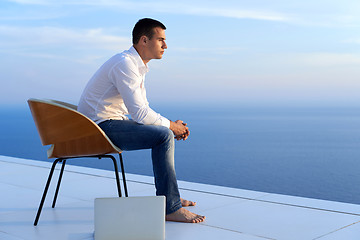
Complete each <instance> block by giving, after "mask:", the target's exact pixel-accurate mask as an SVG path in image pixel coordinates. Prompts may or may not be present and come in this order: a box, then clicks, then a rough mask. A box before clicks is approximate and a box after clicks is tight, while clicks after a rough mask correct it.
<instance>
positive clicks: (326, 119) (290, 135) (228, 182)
mask: <svg viewBox="0 0 360 240" xmlns="http://www.w3.org/2000/svg"><path fill="white" fill-rule="evenodd" d="M156 110H158V111H159V112H161V113H163V115H165V116H167V117H168V118H170V119H172V120H176V119H178V118H179V119H182V120H184V121H186V122H188V125H189V127H190V130H191V135H190V138H189V140H187V141H185V142H184V141H179V142H177V143H176V158H175V159H176V170H177V176H178V179H181V180H187V181H193V182H200V183H208V184H214V185H222V186H228V187H235V188H242V189H250V190H256V191H264V192H271V193H280V194H287V195H294V196H303V197H310V198H318V199H326V200H333V201H341V202H349V203H356V204H360V187H359V183H360V111H359V110H360V109H356V108H336V109H335V108H333V109H331V108H296V109H289V108H244V107H234V108H228V109H221V108H215V107H214V108H207V109H202V110H201V111H196V110H195V108H193V109H192V108H184V107H181V108H176V109H172V110H171V108H167V107H157V108H156ZM0 125H1V136H0V155H7V156H15V157H23V158H28V159H38V160H46V149H47V147H43V146H41V142H40V139H39V137H38V135H37V131H36V128H35V125H34V123H33V121H32V118H31V114H30V111H29V110H28V109H27V108H26V106H24V107H17V108H6V107H2V108H1V117H0ZM124 157H125V169H126V171H127V172H129V173H137V174H143V175H152V167H151V159H150V150H142V151H134V152H125V153H124ZM72 163H73V164H77V165H82V166H90V167H96V168H104V169H112V165H111V164H110V161H108V160H97V159H86V160H72Z"/></svg>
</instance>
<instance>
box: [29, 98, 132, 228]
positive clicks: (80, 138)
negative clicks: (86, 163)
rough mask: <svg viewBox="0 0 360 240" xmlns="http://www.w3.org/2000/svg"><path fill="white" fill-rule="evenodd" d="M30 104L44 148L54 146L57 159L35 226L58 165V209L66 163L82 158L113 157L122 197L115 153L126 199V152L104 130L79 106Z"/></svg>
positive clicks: (51, 151)
mask: <svg viewBox="0 0 360 240" xmlns="http://www.w3.org/2000/svg"><path fill="white" fill-rule="evenodd" d="M28 104H29V107H30V110H31V113H32V116H33V119H34V122H35V125H36V127H37V130H38V133H39V135H40V139H41V142H42V144H43V145H51V147H50V148H49V149H48V151H47V156H48V158H56V159H55V160H54V162H53V164H52V167H51V170H50V173H49V177H48V179H47V182H46V185H45V189H44V192H43V195H42V198H41V202H40V206H39V209H38V211H37V214H36V218H35V221H34V226H36V225H37V223H38V221H39V217H40V214H41V210H42V208H43V205H44V201H45V198H46V194H47V192H48V189H49V185H50V182H51V178H52V176H53V173H54V170H55V166H56V164H57V163H59V162H60V163H61V162H62V166H61V170H60V173H59V179H58V183H57V186H56V191H55V195H54V199H53V203H52V207H53V208H54V207H55V204H56V199H57V195H58V192H59V188H60V184H61V179H62V175H63V172H64V168H65V164H66V160H68V159H74V158H82V157H96V158H99V159H101V158H110V159H112V161H113V163H114V169H115V177H116V185H117V190H118V195H119V197H121V196H122V194H121V187H120V180H119V173H118V166H117V163H116V159H115V157H114V156H112V155H110V154H113V153H117V154H119V158H120V165H121V172H122V177H123V185H124V191H125V196H126V197H127V196H128V191H127V186H126V179H125V171H124V164H123V158H122V155H121V152H122V150H121V149H119V148H118V147H116V146H115V145H114V144H113V143H112V142H111V141H110V139H109V138H108V137H107V136H106V134H105V133H104V132H103V131H102V129H101V128H100V127H99V126H98V125H97V124H96V123H94V122H93V121H92V120H90V119H89V118H88V117H86V116H85V115H83V114H81V113H80V112H78V111H76V109H77V106H75V105H72V104H69V103H65V102H61V101H56V100H38V99H29V100H28Z"/></svg>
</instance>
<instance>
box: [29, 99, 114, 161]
mask: <svg viewBox="0 0 360 240" xmlns="http://www.w3.org/2000/svg"><path fill="white" fill-rule="evenodd" d="M28 104H29V107H30V110H31V113H32V116H33V119H34V121H35V125H36V127H37V130H38V132H39V135H40V139H41V142H42V144H43V145H50V144H51V145H52V146H51V148H50V149H49V150H48V157H49V158H54V157H57V158H59V157H76V156H92V155H100V154H108V153H119V152H121V149H119V148H117V147H116V146H115V145H114V144H113V143H112V142H111V141H110V139H109V138H108V137H107V136H106V134H105V133H104V132H103V131H102V129H101V128H100V127H99V126H98V125H97V124H96V123H95V122H93V121H92V120H91V119H89V118H88V117H86V116H85V115H83V114H81V113H80V112H78V111H76V108H77V107H76V106H75V105H72V104H69V103H65V102H61V101H56V100H39V99H29V100H28Z"/></svg>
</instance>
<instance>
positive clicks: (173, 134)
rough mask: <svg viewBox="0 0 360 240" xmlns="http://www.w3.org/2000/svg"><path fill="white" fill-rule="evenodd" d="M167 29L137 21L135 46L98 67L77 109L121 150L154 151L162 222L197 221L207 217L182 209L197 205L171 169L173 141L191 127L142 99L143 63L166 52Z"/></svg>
mask: <svg viewBox="0 0 360 240" xmlns="http://www.w3.org/2000/svg"><path fill="white" fill-rule="evenodd" d="M165 29H166V28H165V26H164V25H163V24H162V23H160V22H159V21H156V20H153V19H149V18H144V19H141V20H139V21H138V22H137V23H136V24H135V27H134V29H133V32H132V35H133V40H132V41H133V46H132V47H131V48H130V49H129V50H128V51H124V52H122V53H121V54H116V55H115V56H113V57H112V58H110V59H109V60H108V61H107V62H105V63H104V64H103V65H102V66H101V67H100V68H99V70H98V71H97V72H96V73H95V74H94V76H93V77H92V78H91V79H90V81H89V83H88V84H87V86H86V88H85V90H84V92H83V94H82V96H81V98H80V102H79V106H78V110H79V111H80V112H82V113H83V114H85V115H87V116H88V117H89V118H91V119H92V120H93V121H95V122H96V123H97V124H98V125H99V126H100V127H101V128H102V129H103V130H104V132H105V133H106V134H107V136H108V137H109V138H110V139H111V141H112V142H113V143H114V144H115V145H116V146H118V147H119V148H120V149H122V150H138V149H152V163H153V171H154V177H155V187H156V195H164V196H165V197H166V220H168V221H177V222H190V223H198V222H203V221H204V220H205V217H204V216H200V215H197V214H194V213H192V212H190V211H188V210H186V209H184V208H183V207H184V206H194V205H195V203H194V202H191V201H187V200H184V199H181V198H180V194H179V190H178V186H177V180H176V174H175V168H174V148H175V145H174V138H176V139H177V140H181V139H182V140H186V139H187V138H188V136H189V134H190V131H189V128H188V127H187V126H186V124H185V123H184V122H183V121H181V120H177V121H175V122H173V121H170V120H168V119H167V118H165V117H163V116H161V115H160V114H158V113H156V112H155V111H154V110H152V109H151V108H150V107H149V102H148V101H147V98H146V90H145V86H144V80H145V74H146V73H147V72H148V66H147V63H148V62H149V61H150V60H151V59H161V58H162V55H163V54H164V51H165V49H167V45H166V43H165V40H166V38H165ZM126 115H130V116H131V120H129V119H128V118H127V116H126Z"/></svg>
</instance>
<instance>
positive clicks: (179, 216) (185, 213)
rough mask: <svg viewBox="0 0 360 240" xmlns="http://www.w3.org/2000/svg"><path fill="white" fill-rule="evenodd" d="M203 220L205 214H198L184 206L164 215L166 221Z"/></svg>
mask: <svg viewBox="0 0 360 240" xmlns="http://www.w3.org/2000/svg"><path fill="white" fill-rule="evenodd" d="M204 220H205V216H200V215H197V214H195V213H192V212H190V211H189V210H186V209H185V208H180V209H179V210H177V211H176V212H174V213H171V214H168V215H166V221H172V222H184V223H199V222H203V221H204Z"/></svg>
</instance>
